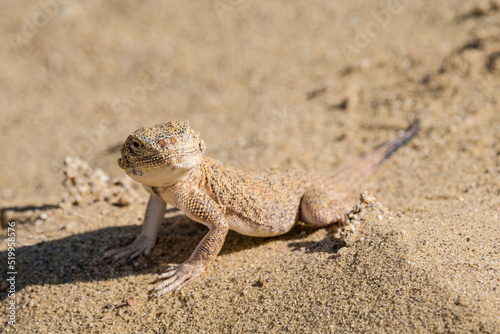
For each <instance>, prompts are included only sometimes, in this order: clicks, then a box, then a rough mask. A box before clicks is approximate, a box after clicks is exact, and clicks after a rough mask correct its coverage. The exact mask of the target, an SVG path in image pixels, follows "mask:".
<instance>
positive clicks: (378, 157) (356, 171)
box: [332, 120, 420, 195]
mask: <svg viewBox="0 0 500 334" xmlns="http://www.w3.org/2000/svg"><path fill="white" fill-rule="evenodd" d="M419 129H420V121H419V120H417V121H415V122H414V123H413V124H412V125H410V126H409V127H408V128H407V129H406V130H405V132H404V134H403V135H402V136H401V137H399V138H396V139H392V140H389V141H387V142H385V143H384V144H382V145H380V146H379V147H377V148H376V149H375V150H373V151H372V152H371V153H368V154H367V155H365V156H364V157H361V158H360V159H359V160H357V161H355V162H354V163H352V164H350V165H348V166H346V167H344V168H342V169H341V170H340V171H339V172H337V173H336V174H335V176H334V177H333V182H332V184H335V185H336V191H337V192H339V193H344V194H345V195H347V194H349V193H350V192H351V191H352V190H353V189H355V188H356V187H357V186H358V185H359V184H360V183H361V182H362V181H363V180H364V179H365V178H366V177H368V175H370V173H371V172H373V170H375V168H376V167H377V166H378V165H380V164H381V163H382V162H383V161H384V160H385V159H387V158H388V157H389V156H390V155H391V154H392V153H394V152H396V151H397V150H398V149H399V148H400V147H401V146H403V145H404V144H406V143H407V142H408V141H409V140H410V139H412V138H413V137H414V136H415V135H416V134H417V132H418V130H419Z"/></svg>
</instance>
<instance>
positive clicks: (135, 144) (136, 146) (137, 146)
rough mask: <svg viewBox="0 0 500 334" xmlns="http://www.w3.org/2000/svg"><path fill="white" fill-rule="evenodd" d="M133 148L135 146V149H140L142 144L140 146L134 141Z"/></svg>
mask: <svg viewBox="0 0 500 334" xmlns="http://www.w3.org/2000/svg"><path fill="white" fill-rule="evenodd" d="M132 146H133V147H134V148H139V147H141V144H139V143H138V142H136V141H135V140H134V141H133V142H132Z"/></svg>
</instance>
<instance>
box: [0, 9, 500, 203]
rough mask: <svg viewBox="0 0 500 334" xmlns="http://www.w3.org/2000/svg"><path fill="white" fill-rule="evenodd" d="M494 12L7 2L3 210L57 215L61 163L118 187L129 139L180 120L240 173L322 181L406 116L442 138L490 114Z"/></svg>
mask: <svg viewBox="0 0 500 334" xmlns="http://www.w3.org/2000/svg"><path fill="white" fill-rule="evenodd" d="M497 12H498V4H497V3H496V2H492V1H460V0H455V1H440V2H437V3H436V2H432V1H397V0H394V1H360V0H355V1H307V2H298V1H273V2H256V1H242V0H213V1H207V2H165V1H156V0H146V1H137V0H136V1H133V0H119V1H118V0H116V1H107V2H102V1H94V0H89V1H77V0H39V1H8V2H6V3H3V4H2V12H1V14H0V16H1V17H2V19H1V20H0V29H1V30H0V31H2V37H3V38H2V39H1V47H0V64H1V65H0V85H1V89H0V101H1V109H0V139H1V143H2V145H0V157H1V158H0V170H1V171H2V172H1V173H0V200H1V202H3V203H4V205H7V206H8V205H13V204H17V205H24V204H44V203H55V202H57V201H58V200H59V198H60V192H61V189H62V187H61V180H62V178H63V176H62V162H63V160H64V157H66V156H78V157H80V158H82V159H84V160H87V161H89V163H90V164H91V165H92V166H96V167H101V168H103V169H104V170H105V171H106V172H108V173H110V174H111V175H113V176H116V175H119V174H121V171H120V170H119V168H118V166H117V165H116V159H117V157H118V155H119V148H120V145H121V143H122V142H123V141H124V140H125V138H126V137H127V135H128V134H129V133H130V132H132V131H133V130H135V129H136V128H138V127H142V126H145V125H152V124H155V123H158V122H163V121H168V120H190V121H191V125H192V127H193V128H194V129H195V130H197V131H199V132H200V133H201V136H202V138H204V140H205V142H206V144H207V147H208V154H210V155H211V156H214V157H216V158H218V159H221V160H223V161H225V162H229V163H232V164H235V165H238V166H241V167H276V166H287V167H301V168H315V169H320V170H332V169H333V168H336V167H338V166H340V165H343V164H344V163H346V162H348V161H349V160H351V159H353V158H354V157H356V156H358V155H359V154H360V153H364V152H368V151H369V150H370V149H371V148H372V147H373V146H375V145H377V144H379V143H380V142H381V141H383V140H385V139H387V138H388V137H390V136H393V135H395V133H396V131H397V130H398V129H401V128H404V127H406V126H407V124H408V123H409V122H411V121H412V120H414V119H415V118H416V117H417V116H418V117H423V118H424V124H425V118H426V117H434V118H433V120H435V125H436V126H437V127H439V126H440V125H449V124H451V123H453V122H454V121H456V120H458V119H462V118H463V117H466V116H467V115H469V114H470V113H471V112H473V111H474V110H477V109H478V108H480V107H482V106H484V105H487V104H488V101H491V99H492V98H493V96H495V92H498V89H497V88H496V87H497V86H498V85H496V83H497V81H494V80H498V77H499V76H498V72H499V68H500V66H499V61H498V60H497V58H499V56H498V55H499V53H498V52H500V47H499V44H498V43H499V41H498V36H499V34H498V25H495V24H493V21H495V20H496V21H495V22H497V21H498V15H497V14H495V15H492V13H493V14H494V13H497ZM495 36H496V37H495ZM495 52H496V53H495ZM495 55H496V56H495ZM445 75H446V76H445ZM465 76H468V77H467V78H464V77H465ZM495 78H496V79H495ZM493 83H495V84H493ZM443 84H446V87H449V89H448V88H447V89H444V88H443ZM442 107H445V108H442ZM447 131H448V130H447ZM427 135H431V136H432V135H435V137H436V139H439V137H440V136H441V135H440V134H439V133H434V132H432V133H427ZM438 153H439V152H438V151H434V152H432V154H438Z"/></svg>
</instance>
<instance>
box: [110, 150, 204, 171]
mask: <svg viewBox="0 0 500 334" xmlns="http://www.w3.org/2000/svg"><path fill="white" fill-rule="evenodd" d="M196 153H198V148H193V149H191V150H187V151H180V152H171V153H168V154H155V155H151V156H147V157H141V158H140V159H133V160H132V161H131V160H130V159H127V158H126V157H124V156H122V157H120V158H118V166H120V168H121V169H124V170H128V169H136V168H138V167H144V168H155V167H160V166H163V167H169V166H175V165H177V164H179V163H182V161H183V160H184V159H185V158H186V157H189V156H193V155H195V154H196Z"/></svg>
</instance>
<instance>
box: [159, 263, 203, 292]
mask: <svg viewBox="0 0 500 334" xmlns="http://www.w3.org/2000/svg"><path fill="white" fill-rule="evenodd" d="M204 269H205V266H204V265H203V264H192V263H183V264H181V265H179V266H175V267H170V268H168V269H167V271H166V272H165V273H163V274H161V275H160V276H158V278H157V279H156V282H157V281H160V280H163V279H164V281H163V282H162V283H160V284H159V285H158V286H157V287H156V288H155V289H154V290H153V291H152V292H154V293H155V294H156V296H157V297H160V296H162V295H164V294H165V293H167V292H169V291H172V290H180V289H182V288H183V287H184V286H185V285H186V284H188V283H189V282H191V281H192V280H193V279H195V278H196V277H198V276H200V274H201V273H202V272H203V270H204Z"/></svg>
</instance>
